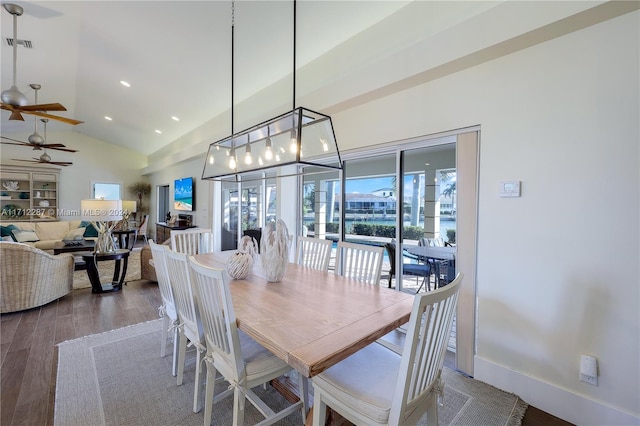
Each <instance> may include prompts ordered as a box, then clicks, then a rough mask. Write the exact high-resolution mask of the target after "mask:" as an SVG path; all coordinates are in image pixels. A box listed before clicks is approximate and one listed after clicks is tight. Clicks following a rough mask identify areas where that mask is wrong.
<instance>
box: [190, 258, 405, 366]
mask: <svg viewBox="0 0 640 426" xmlns="http://www.w3.org/2000/svg"><path fill="white" fill-rule="evenodd" d="M232 253H233V251H226V252H216V253H207V254H199V255H196V256H195V259H196V260H197V261H198V262H199V263H201V264H204V265H207V266H210V267H214V268H224V267H225V266H226V263H227V259H228V257H229V256H230V255H231V254H232ZM230 290H231V296H232V298H233V307H234V310H235V314H236V319H237V324H238V328H239V329H240V330H242V331H244V332H245V333H247V334H248V335H250V336H251V337H252V338H254V339H255V340H256V341H258V342H259V343H260V344H262V345H263V346H264V347H265V348H267V349H269V350H270V351H271V352H273V353H274V354H275V355H276V356H278V357H279V358H281V359H282V360H284V361H285V362H287V363H288V364H289V365H290V366H291V367H293V368H295V369H296V370H297V371H298V372H299V373H300V374H303V375H304V376H306V377H313V376H315V375H316V374H318V373H320V372H322V371H324V370H325V369H327V368H329V367H331V366H332V365H334V364H336V363H338V362H339V361H341V360H343V359H345V358H347V357H348V356H350V355H352V354H354V353H355V352H357V351H358V350H360V349H362V348H364V347H365V346H367V345H369V344H370V343H373V342H375V341H376V340H377V339H379V338H380V337H382V336H384V335H385V334H387V333H388V332H390V331H392V330H394V329H395V328H397V327H399V326H400V325H402V324H404V323H406V322H408V320H409V316H410V313H411V308H412V306H413V300H414V297H413V295H410V294H406V293H402V292H398V291H395V290H391V289H388V288H385V287H384V286H379V285H371V284H365V283H362V282H359V281H356V280H352V279H349V278H345V277H342V276H339V275H336V274H334V273H333V272H320V271H317V270H314V269H310V268H306V267H303V266H299V265H297V264H294V263H289V264H288V266H287V269H286V272H285V275H284V277H283V278H282V281H280V282H267V280H266V279H265V278H264V273H263V271H262V268H261V266H260V260H259V259H256V262H255V264H254V267H253V271H252V273H251V274H250V275H249V276H248V277H247V278H245V279H243V280H232V281H231V282H230Z"/></svg>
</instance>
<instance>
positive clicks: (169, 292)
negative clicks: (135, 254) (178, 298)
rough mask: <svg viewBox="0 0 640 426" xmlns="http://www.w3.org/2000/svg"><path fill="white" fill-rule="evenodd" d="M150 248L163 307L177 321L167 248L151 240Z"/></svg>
mask: <svg viewBox="0 0 640 426" xmlns="http://www.w3.org/2000/svg"><path fill="white" fill-rule="evenodd" d="M149 247H151V256H152V257H153V266H154V268H155V270H156V276H157V278H158V287H159V288H160V297H162V305H163V306H164V307H165V309H166V310H167V312H168V313H169V316H170V317H171V318H174V319H175V316H176V304H175V300H174V297H173V288H171V283H170V281H169V270H168V269H167V258H166V255H165V248H164V247H163V246H162V245H160V244H156V243H155V242H154V241H153V240H149Z"/></svg>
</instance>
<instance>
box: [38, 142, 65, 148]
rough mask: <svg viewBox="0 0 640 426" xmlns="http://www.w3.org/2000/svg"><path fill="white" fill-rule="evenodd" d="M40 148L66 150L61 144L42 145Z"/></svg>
mask: <svg viewBox="0 0 640 426" xmlns="http://www.w3.org/2000/svg"><path fill="white" fill-rule="evenodd" d="M40 146H41V147H43V148H66V146H64V145H62V144H61V143H43V144H41V145H40Z"/></svg>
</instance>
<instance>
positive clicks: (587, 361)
mask: <svg viewBox="0 0 640 426" xmlns="http://www.w3.org/2000/svg"><path fill="white" fill-rule="evenodd" d="M580 381H581V382H585V383H588V384H590V385H593V386H598V360H597V359H596V357H593V356H591V355H581V356H580Z"/></svg>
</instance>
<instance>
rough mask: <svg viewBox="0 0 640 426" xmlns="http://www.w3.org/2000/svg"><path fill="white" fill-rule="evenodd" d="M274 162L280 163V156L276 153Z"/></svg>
mask: <svg viewBox="0 0 640 426" xmlns="http://www.w3.org/2000/svg"><path fill="white" fill-rule="evenodd" d="M276 161H280V154H278V153H277V152H276Z"/></svg>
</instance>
